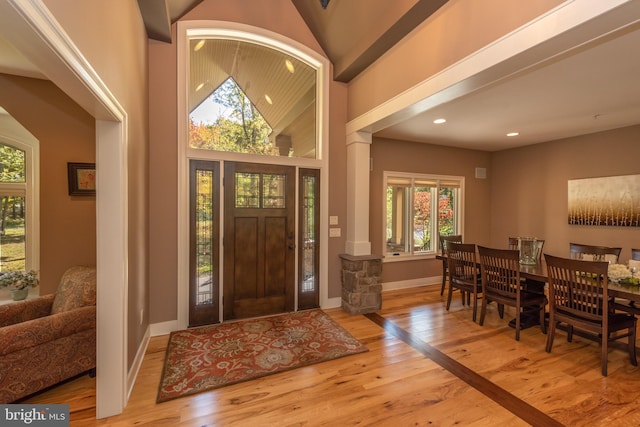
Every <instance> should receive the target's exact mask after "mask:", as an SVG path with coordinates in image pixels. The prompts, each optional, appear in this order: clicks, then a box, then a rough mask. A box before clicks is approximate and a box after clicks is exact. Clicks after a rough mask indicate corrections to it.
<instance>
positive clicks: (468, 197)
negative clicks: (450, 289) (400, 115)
mask: <svg viewBox="0 0 640 427" xmlns="http://www.w3.org/2000/svg"><path fill="white" fill-rule="evenodd" d="M371 157H372V158H373V171H372V172H371V187H370V206H369V209H370V213H369V216H370V218H371V220H370V235H371V252H372V253H373V254H377V255H382V245H383V237H384V236H383V216H382V215H383V210H382V209H383V207H384V201H383V194H384V188H383V187H384V181H383V173H384V171H389V172H410V173H422V174H436V175H453V176H463V177H465V199H464V209H465V218H464V224H465V225H464V233H463V240H464V241H465V242H477V243H484V244H487V243H485V242H489V241H490V239H491V236H490V234H489V226H488V225H489V222H490V206H489V203H488V201H489V200H490V197H491V184H490V180H488V179H476V178H475V168H476V167H483V168H489V166H490V164H491V154H490V153H488V152H483V151H474V150H465V149H459V148H450V147H443V146H438V145H430V144H419V143H414V142H406V141H394V140H389V139H382V138H374V140H373V144H372V145H371ZM441 274H442V262H441V261H438V260H435V259H432V260H417V261H400V262H386V263H384V264H383V267H382V282H383V283H388V282H397V281H404V280H413V279H420V278H424V277H434V276H439V275H441Z"/></svg>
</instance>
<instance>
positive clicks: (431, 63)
mask: <svg viewBox="0 0 640 427" xmlns="http://www.w3.org/2000/svg"><path fill="white" fill-rule="evenodd" d="M563 1H564V0H538V1H513V0H482V1H478V0H449V1H448V2H447V3H446V4H444V5H443V6H442V7H441V8H440V9H439V10H438V11H437V12H436V13H434V14H433V16H431V17H430V18H429V19H427V20H426V21H425V22H424V23H422V24H421V25H420V26H418V27H417V28H416V29H415V30H414V31H413V32H411V33H410V34H409V35H408V36H407V37H405V38H404V39H403V40H401V41H400V42H399V43H398V44H397V45H396V46H394V47H393V49H391V50H390V51H389V52H387V53H386V54H385V55H384V56H382V57H381V58H380V59H379V60H378V61H376V62H375V63H374V64H372V65H371V66H370V67H369V68H367V69H366V70H365V71H364V72H362V73H361V74H360V75H359V76H358V77H356V78H355V79H354V80H353V81H352V82H351V83H350V84H349V107H348V111H349V120H352V119H353V118H355V117H358V116H360V115H362V114H364V113H366V112H367V111H369V110H371V109H372V108H374V107H377V106H378V105H380V104H382V103H383V102H384V101H387V100H389V99H391V98H393V97H394V96H396V95H398V94H400V93H402V92H404V91H405V90H407V89H409V88H411V87H413V86H415V85H416V84H418V83H420V82H422V81H423V80H426V79H427V78H429V77H431V76H433V75H435V74H436V73H438V72H440V71H442V70H444V69H445V68H447V67H449V66H451V65H452V64H455V63H456V62H458V61H459V60H461V59H463V58H465V57H466V56H468V55H470V54H472V53H473V52H475V51H477V50H479V49H481V48H482V47H484V46H486V45H488V44H489V43H491V42H494V41H495V40H497V39H499V38H500V37H502V36H504V35H506V34H508V33H510V32H511V31H513V30H515V29H517V28H519V27H520V26H522V25H524V24H526V23H527V22H529V21H531V20H532V19H534V18H536V17H538V16H540V15H542V14H543V13H544V12H546V11H548V10H551V9H552V8H554V7H555V6H557V5H559V4H561V3H563Z"/></svg>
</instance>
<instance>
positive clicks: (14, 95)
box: [0, 74, 96, 295]
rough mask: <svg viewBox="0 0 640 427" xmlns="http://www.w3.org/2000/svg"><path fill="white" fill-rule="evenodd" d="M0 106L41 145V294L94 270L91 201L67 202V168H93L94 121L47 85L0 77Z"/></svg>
mask: <svg viewBox="0 0 640 427" xmlns="http://www.w3.org/2000/svg"><path fill="white" fill-rule="evenodd" d="M0 105H2V106H3V107H4V108H5V109H6V110H7V111H8V112H9V113H10V114H11V115H12V116H13V117H14V118H15V119H16V120H17V121H18V122H20V124H22V126H23V127H25V128H26V129H28V130H29V132H30V133H31V134H32V135H33V136H35V137H36V138H37V139H38V140H39V142H40V280H41V285H40V290H39V291H40V294H41V295H45V294H50V293H53V292H55V290H56V288H57V287H58V283H59V281H60V278H61V277H62V273H64V271H65V270H66V269H67V268H69V267H71V266H73V265H96V198H95V197H93V196H91V197H79V196H75V197H71V196H69V193H68V184H67V182H68V181H67V162H82V163H91V162H95V147H96V144H95V120H94V119H93V117H91V116H90V115H89V114H88V113H87V112H86V111H84V110H83V109H82V108H80V107H79V106H78V104H76V103H75V102H74V101H73V100H71V99H70V98H69V97H68V96H67V95H65V94H64V93H63V92H62V91H60V89H58V88H57V87H56V86H55V85H53V84H52V83H51V82H50V81H47V80H38V79H30V78H26V77H17V76H11V75H7V74H0Z"/></svg>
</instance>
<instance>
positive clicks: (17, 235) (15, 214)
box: [0, 144, 25, 271]
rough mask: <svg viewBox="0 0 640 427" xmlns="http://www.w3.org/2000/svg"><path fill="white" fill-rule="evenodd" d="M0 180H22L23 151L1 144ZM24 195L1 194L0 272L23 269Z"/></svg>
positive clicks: (23, 179) (23, 166) (11, 181)
mask: <svg viewBox="0 0 640 427" xmlns="http://www.w3.org/2000/svg"><path fill="white" fill-rule="evenodd" d="M0 182H3V183H4V182H6V183H14V182H15V183H21V182H25V152H24V151H22V150H19V149H17V148H14V147H11V146H9V145H4V144H0ZM24 202H25V200H24V197H22V196H2V197H0V262H1V269H2V271H8V270H24V269H25V241H24V237H25V230H24V226H25V224H24V211H25V205H24Z"/></svg>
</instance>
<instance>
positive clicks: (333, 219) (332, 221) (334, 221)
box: [329, 215, 338, 225]
mask: <svg viewBox="0 0 640 427" xmlns="http://www.w3.org/2000/svg"><path fill="white" fill-rule="evenodd" d="M329 225H338V216H337V215H332V216H330V217H329Z"/></svg>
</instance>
